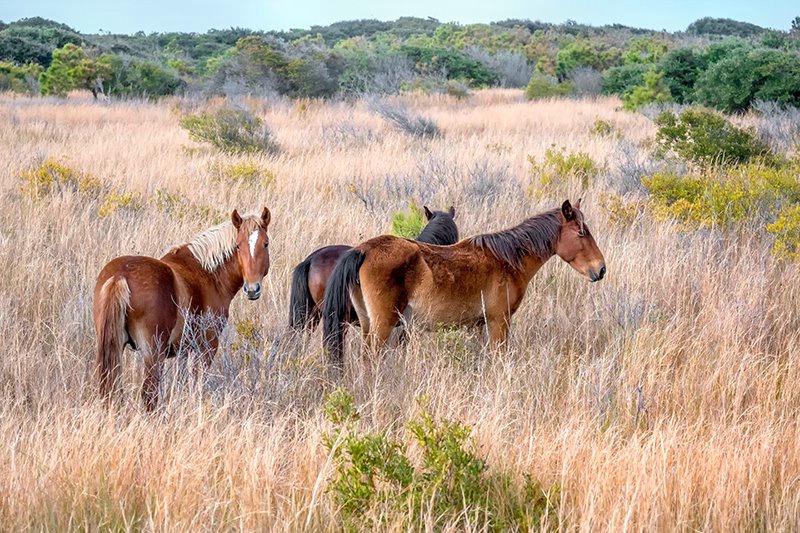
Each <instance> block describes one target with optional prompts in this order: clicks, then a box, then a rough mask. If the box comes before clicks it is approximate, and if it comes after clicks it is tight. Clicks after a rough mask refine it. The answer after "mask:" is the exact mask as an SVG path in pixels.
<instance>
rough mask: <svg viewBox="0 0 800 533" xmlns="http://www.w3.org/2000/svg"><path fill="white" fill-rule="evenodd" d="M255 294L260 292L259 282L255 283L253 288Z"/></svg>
mask: <svg viewBox="0 0 800 533" xmlns="http://www.w3.org/2000/svg"><path fill="white" fill-rule="evenodd" d="M253 292H255V293H256V294H258V293H259V292H261V283H256V288H255V289H254V290H253Z"/></svg>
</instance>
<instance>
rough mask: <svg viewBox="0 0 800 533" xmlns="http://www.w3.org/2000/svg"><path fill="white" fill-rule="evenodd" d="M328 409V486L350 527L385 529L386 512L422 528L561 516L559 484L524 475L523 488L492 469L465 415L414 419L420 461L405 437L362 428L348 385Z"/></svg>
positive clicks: (527, 522) (523, 525)
mask: <svg viewBox="0 0 800 533" xmlns="http://www.w3.org/2000/svg"><path fill="white" fill-rule="evenodd" d="M325 415H326V417H327V418H328V420H329V421H330V422H331V423H332V424H333V430H332V431H331V432H330V433H326V434H324V435H323V443H324V445H325V447H326V449H327V450H328V453H329V454H330V457H331V460H332V463H333V465H334V478H333V480H332V481H331V482H330V483H329V485H328V493H330V494H332V495H333V498H334V500H335V502H336V504H337V506H338V508H339V511H340V516H341V519H342V521H343V522H344V525H345V527H346V528H347V529H363V528H365V527H366V529H380V528H381V525H382V523H381V520H387V519H389V518H395V519H397V518H402V519H405V520H406V521H407V522H406V524H405V528H407V529H410V530H421V529H424V528H425V527H426V526H428V525H430V521H429V520H430V519H432V520H433V526H434V528H435V529H439V528H442V527H445V526H449V527H453V526H454V525H455V526H458V527H459V528H464V527H467V526H470V527H471V528H473V529H474V528H476V527H478V526H479V525H483V526H484V528H487V529H491V530H500V531H501V530H509V529H511V530H529V529H531V528H536V527H538V526H539V525H540V524H541V521H542V519H543V518H545V517H552V519H553V520H555V519H556V516H555V512H554V501H555V499H556V497H557V496H558V493H559V490H558V487H552V488H549V489H543V488H542V487H541V486H540V485H539V484H538V483H536V482H534V481H533V480H532V478H531V476H525V483H524V485H523V488H522V490H521V491H520V490H518V488H517V486H516V484H515V483H514V482H513V478H512V477H511V476H510V475H509V474H506V473H498V474H490V473H489V472H488V466H487V464H486V461H485V460H484V459H482V458H481V457H479V456H478V455H476V454H475V453H474V452H473V451H472V448H473V445H472V439H471V429H470V428H469V427H468V426H466V425H464V424H461V423H460V422H451V421H448V420H436V419H435V418H434V417H433V416H432V415H431V414H430V413H428V412H427V411H426V410H425V409H422V410H421V411H420V413H419V414H418V416H417V417H416V418H415V419H414V420H411V421H409V422H408V426H407V427H408V431H409V433H410V434H411V436H412V437H413V439H414V441H415V442H416V445H417V447H418V449H419V451H420V457H419V460H418V463H419V464H417V465H414V463H413V462H412V460H411V459H410V458H409V457H408V455H407V454H406V452H405V447H404V446H403V444H402V443H401V442H400V441H398V440H395V439H393V438H391V437H389V436H388V435H387V434H386V433H378V434H374V433H367V434H364V433H361V432H359V431H358V428H357V424H358V420H359V414H358V411H357V410H356V409H355V407H354V406H353V398H352V396H351V395H350V394H348V393H347V392H346V391H344V389H342V388H339V389H337V390H336V391H334V392H333V393H331V394H330V395H329V396H328V398H327V400H326V402H325ZM478 528H479V529H480V527H478Z"/></svg>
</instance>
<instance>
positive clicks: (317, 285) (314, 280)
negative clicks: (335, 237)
mask: <svg viewBox="0 0 800 533" xmlns="http://www.w3.org/2000/svg"><path fill="white" fill-rule="evenodd" d="M422 209H423V212H424V213H425V218H426V219H428V223H427V224H426V225H425V227H424V228H423V229H422V232H421V233H420V234H419V236H418V237H417V238H416V239H415V240H417V241H419V242H427V243H430V244H455V243H456V242H457V241H458V226H456V223H455V217H456V210H455V208H454V207H453V206H450V209H448V210H447V211H431V210H430V209H428V207H427V206H424V205H423V206H422ZM350 250H352V247H350V246H347V245H342V244H333V245H330V246H324V247H322V248H319V249H318V250H315V251H313V252H311V254H309V256H308V257H306V258H305V259H304V260H303V261H302V262H301V263H300V264H298V265H297V266H296V267H295V268H294V270H293V271H292V285H291V290H290V292H289V327H290V328H292V329H294V330H295V331H300V330H303V329H313V328H315V327H316V325H317V323H319V319H320V318H321V317H322V299H323V297H324V295H325V287H326V286H327V285H328V278H330V276H331V272H333V268H334V267H335V266H336V263H337V262H338V261H339V259H340V258H341V257H342V256H343V255H344V254H346V253H347V252H349V251H350ZM351 309H352V306H350V305H348V316H347V318H346V320H347V321H348V322H355V321H356V317H355V313H351V312H350V310H351Z"/></svg>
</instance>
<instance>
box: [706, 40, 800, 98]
mask: <svg viewBox="0 0 800 533" xmlns="http://www.w3.org/2000/svg"><path fill="white" fill-rule="evenodd" d="M695 99H696V101H697V102H698V103H701V104H703V105H707V106H709V107H715V108H717V109H720V110H722V111H727V112H732V111H741V110H745V109H748V108H749V107H750V106H751V105H752V103H753V102H754V101H756V100H766V101H774V102H777V103H778V104H780V105H792V106H800V56H799V55H798V54H797V53H795V52H787V51H783V50H774V49H770V48H756V49H751V50H747V49H738V50H737V51H736V53H731V54H729V55H727V56H726V57H724V58H723V59H721V60H720V61H718V62H716V63H714V64H713V65H711V66H709V67H708V69H707V70H706V71H705V72H704V73H703V74H702V75H701V76H700V77H699V78H698V79H697V82H696V86H695Z"/></svg>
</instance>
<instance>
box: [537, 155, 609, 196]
mask: <svg viewBox="0 0 800 533" xmlns="http://www.w3.org/2000/svg"><path fill="white" fill-rule="evenodd" d="M528 162H529V163H530V165H531V174H533V175H534V176H536V175H538V176H539V182H540V185H541V187H542V189H544V190H548V189H553V188H560V187H564V186H565V185H567V184H568V183H569V182H570V181H573V180H578V181H579V182H580V184H581V187H582V188H583V189H586V188H588V187H589V183H590V181H591V180H592V179H594V178H595V177H596V176H597V174H598V173H599V172H600V169H599V168H598V166H597V164H596V163H595V162H594V161H593V160H592V158H591V157H590V156H589V154H587V153H585V152H573V153H568V152H566V151H565V150H563V149H562V150H557V149H556V148H548V149H547V150H546V151H545V152H544V158H543V159H542V162H541V163H539V161H538V160H537V159H536V158H535V157H534V156H532V155H529V156H528Z"/></svg>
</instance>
